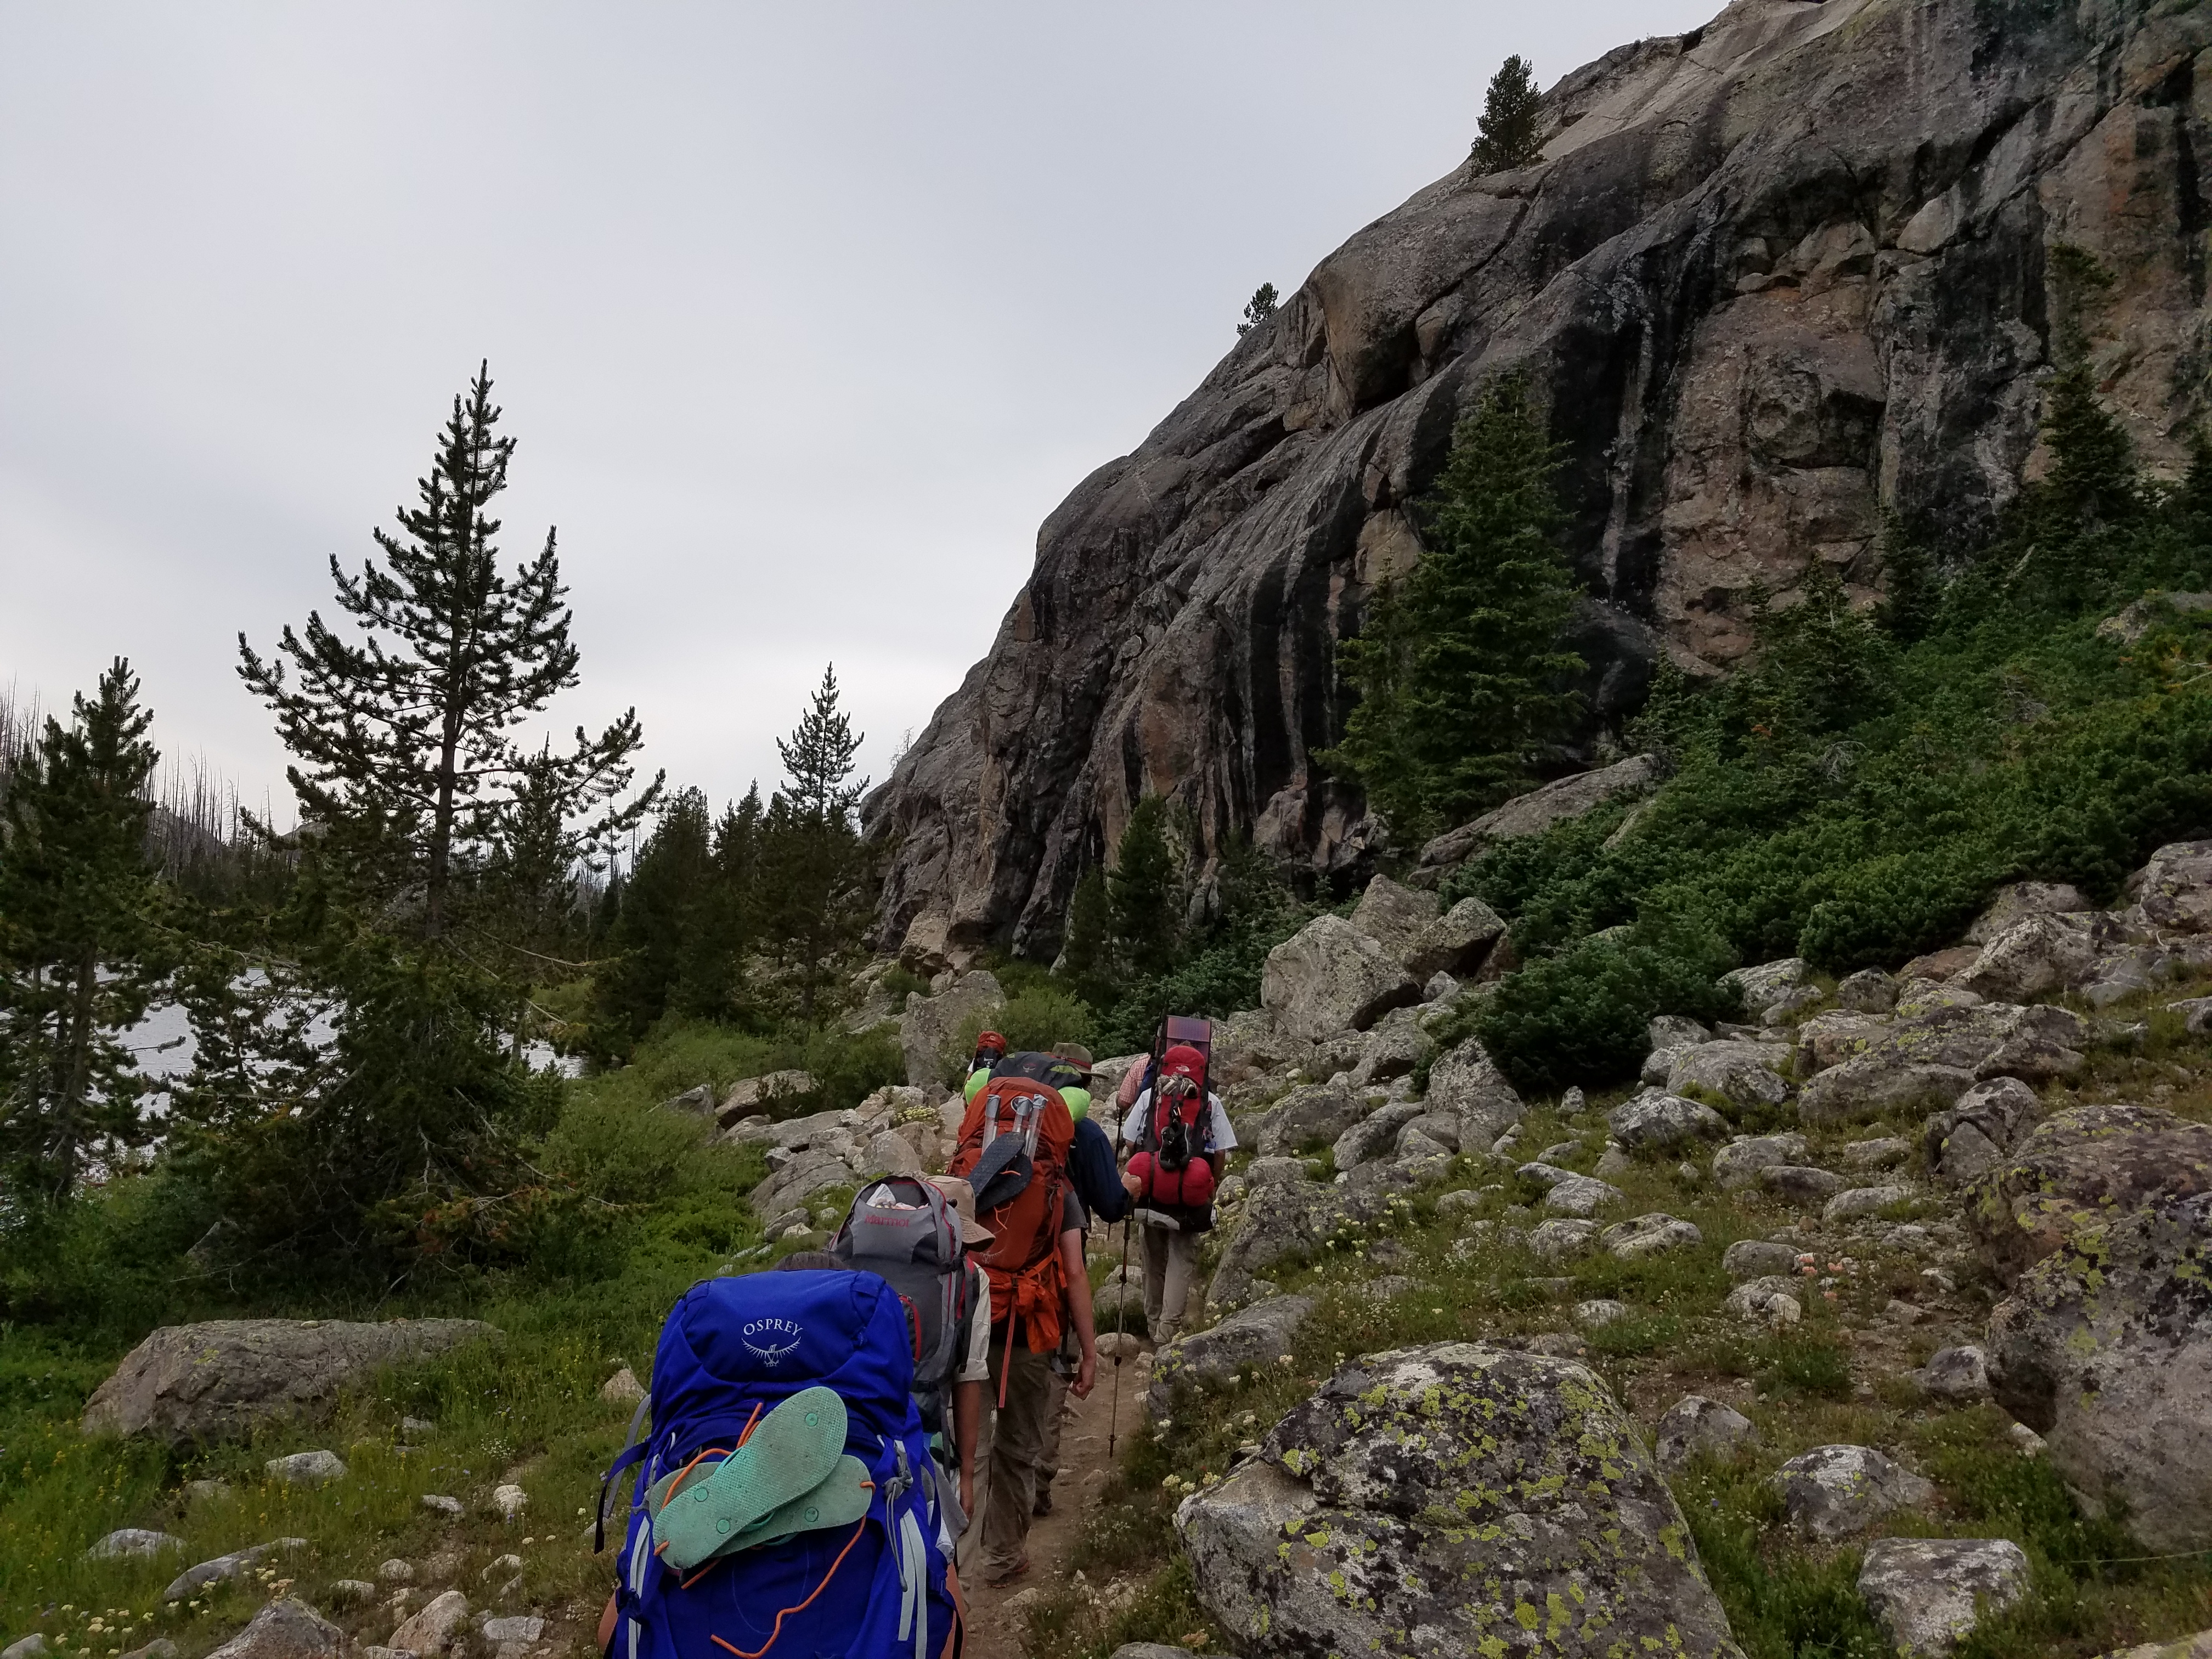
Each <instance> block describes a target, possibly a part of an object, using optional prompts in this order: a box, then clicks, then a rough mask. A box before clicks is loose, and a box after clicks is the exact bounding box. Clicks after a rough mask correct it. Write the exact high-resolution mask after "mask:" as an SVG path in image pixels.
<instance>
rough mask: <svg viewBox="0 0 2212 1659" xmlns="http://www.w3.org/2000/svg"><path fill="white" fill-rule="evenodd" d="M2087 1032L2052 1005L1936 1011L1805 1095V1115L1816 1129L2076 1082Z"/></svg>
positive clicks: (1897, 1029)
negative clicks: (1999, 1091)
mask: <svg viewBox="0 0 2212 1659" xmlns="http://www.w3.org/2000/svg"><path fill="white" fill-rule="evenodd" d="M2087 1041H2088V1031H2087V1027H2086V1026H2085V1025H2084V1024H2082V1021H2081V1017H2080V1016H2079V1015H2077V1014H2075V1013H2072V1012H2069V1011H2068V1010H2066V1009H2064V1008H2055V1007H2051V1006H2037V1007H2021V1006H2016V1005H2014V1004H2010V1003H1994V1002H1974V1003H1967V1004H1951V1005H1946V1006H1938V1007H1933V1008H1930V1009H1929V1010H1928V1011H1927V1012H1923V1013H1920V1014H1918V1015H1917V1016H1915V1017H1914V1018H1910V1019H1904V1020H1899V1021H1898V1022H1897V1023H1896V1024H1893V1025H1892V1026H1891V1027H1890V1028H1889V1029H1888V1030H1887V1031H1886V1032H1884V1033H1883V1034H1882V1035H1881V1036H1878V1037H1875V1039H1873V1040H1872V1041H1870V1042H1868V1043H1867V1044H1866V1045H1865V1047H1863V1048H1861V1049H1860V1051H1859V1052H1858V1053H1857V1054H1854V1055H1852V1056H1851V1058H1850V1059H1848V1060H1844V1062H1843V1063H1842V1064H1841V1065H1838V1066H1831V1067H1830V1068H1829V1069H1827V1070H1826V1071H1824V1072H1822V1073H1820V1075H1819V1076H1817V1077H1815V1078H1814V1079H1812V1081H1810V1082H1809V1083H1808V1084H1807V1085H1805V1086H1804V1089H1803V1090H1802V1091H1801V1092H1800V1094H1799V1096H1798V1099H1797V1112H1798V1115H1799V1117H1800V1118H1802V1120H1803V1121H1805V1122H1807V1123H1808V1124H1814V1125H1828V1124H1837V1123H1849V1122H1854V1121H1858V1120H1861V1119H1863V1118H1869V1117H1875V1116H1879V1115H1882V1114H1884V1113H1887V1112H1894V1111H1921V1112H1935V1111H1940V1110H1942V1109H1943V1108H1945V1107H1947V1106H1948V1105H1950V1104H1951V1103H1953V1102H1954V1101H1955V1100H1957V1099H1958V1098H1959V1097H1960V1096H1961V1095H1963V1094H1965V1093H1966V1091H1967V1090H1968V1089H1970V1088H1971V1087H1972V1086H1973V1085H1974V1084H1975V1083H1976V1082H1978V1081H1982V1080H1985V1079H1990V1078H1995V1077H2016V1078H2020V1079H2023V1080H2025V1081H2027V1082H2029V1083H2042V1082H2047V1081H2049V1080H2050V1079H2053V1078H2060V1077H2071V1076H2073V1075H2074V1074H2075V1073H2077V1072H2079V1071H2080V1070H2081V1067H2082V1066H2083V1064H2084V1063H2085V1061H2084V1060H2083V1057H2082V1055H2081V1046H2082V1045H2083V1044H2084V1043H2086V1042H2087Z"/></svg>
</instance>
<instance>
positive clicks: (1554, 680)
mask: <svg viewBox="0 0 2212 1659" xmlns="http://www.w3.org/2000/svg"><path fill="white" fill-rule="evenodd" d="M1559 465H1560V454H1559V448H1558V447H1557V446H1555V445H1553V443H1552V442H1551V441H1550V440H1549V438H1548V437H1547V435H1546V433H1545V430H1544V428H1543V424H1542V422H1541V419H1540V417H1539V416H1538V415H1537V413H1536V411H1535V409H1534V406H1533V404H1531V402H1530V400H1529V395H1528V385H1527V382H1526V381H1525V380H1522V379H1521V378H1520V377H1519V376H1517V375H1509V376H1505V377H1504V378H1502V379H1500V380H1497V381H1495V382H1493V383H1492V385H1491V386H1488V387H1486V389H1485V390H1484V392H1483V394H1482V397H1481V399H1480V403H1479V404H1477V406H1476V408H1475V411H1474V414H1472V415H1470V416H1468V417H1467V418H1466V419H1465V420H1463V421H1462V422H1460V423H1459V426H1458V428H1456V429H1455V432H1454V433H1453V435H1452V446H1451V452H1450V454H1449V457H1448V458H1447V459H1446V460H1445V463H1444V469H1443V475H1442V476H1441V477H1439V478H1438V480H1437V485H1436V488H1435V489H1434V491H1433V492H1432V493H1431V495H1430V496H1429V497H1428V499H1427V500H1426V501H1425V502H1424V504H1423V507H1422V513H1421V518H1422V524H1423V535H1422V541H1423V547H1424V550H1423V552H1422V555H1421V557H1420V559H1419V562H1418V563H1416V564H1415V565H1414V567H1413V570H1412V571H1411V572H1410V573H1409V574H1407V576H1406V577H1405V578H1404V580H1403V581H1402V583H1401V584H1397V585H1395V588H1396V591H1395V592H1393V593H1391V594H1390V595H1389V597H1388V598H1386V599H1383V600H1382V601H1381V602H1380V603H1379V604H1378V607H1377V611H1378V615H1377V617H1376V618H1375V619H1374V621H1373V622H1372V623H1371V624H1370V627H1371V629H1372V632H1371V633H1370V634H1369V635H1367V636H1365V638H1364V640H1362V641H1350V642H1347V643H1348V648H1347V649H1346V650H1345V651H1344V652H1343V653H1342V654H1341V655H1340V659H1339V662H1340V671H1341V673H1342V675H1343V677H1344V678H1345V680H1346V683H1347V684H1349V685H1350V686H1351V687H1352V689H1353V690H1356V691H1357V692H1358V694H1359V696H1360V699H1361V700H1360V702H1359V704H1358V707H1357V708H1354V709H1353V710H1352V714H1351V716H1350V718H1349V719H1348V720H1346V726H1345V736H1344V741H1343V742H1342V743H1341V744H1339V745H1338V746H1337V747H1336V748H1335V749H1334V750H1328V751H1325V752H1324V753H1323V754H1322V757H1321V758H1322V761H1323V762H1324V763H1325V764H1328V765H1329V766H1332V767H1334V768H1337V769H1340V770H1345V771H1348V772H1350V773H1352V775H1355V776H1357V777H1358V780H1359V781H1360V782H1361V784H1362V785H1363V786H1364V787H1365V788H1366V789H1367V791H1368V792H1369V793H1370V796H1371V797H1372V798H1373V799H1376V801H1377V802H1379V803H1388V804H1389V805H1387V806H1386V807H1385V813H1386V816H1387V817H1389V821H1390V824H1391V828H1392V829H1394V830H1395V831H1396V832H1397V833H1398V835H1399V836H1400V838H1401V839H1403V840H1407V841H1409V842H1410V841H1413V840H1417V839H1418V838H1419V837H1421V836H1426V835H1428V834H1430V833H1431V832H1433V831H1434V830H1436V829H1442V828H1445V827H1448V826H1449V824H1451V823H1457V822H1459V821H1461V820H1462V819H1463V818H1465V817H1471V816H1473V815H1474V813H1476V812H1479V811H1482V810H1483V809H1485V808H1486V807H1488V806H1492V805H1496V804H1497V803H1498V801H1500V800H1502V799H1504V798H1505V797H1506V796H1507V795H1509V794H1510V793H1512V792H1513V790H1514V788H1515V787H1517V786H1519V785H1520V784H1522V783H1524V782H1525V781H1527V780H1528V775H1529V769H1530V767H1531V764H1532V763H1533V762H1534V759H1535V757H1536V755H1537V753H1538V751H1539V750H1540V749H1541V745H1542V744H1544V743H1545V742H1546V741H1547V740H1549V739H1552V738H1556V737H1558V736H1559V735H1560V734H1561V733H1562V732H1564V731H1565V729H1566V727H1567V726H1568V725H1569V724H1570V722H1571V720H1572V719H1573V716H1574V714H1575V710H1576V708H1577V699H1576V697H1575V696H1574V694H1573V693H1571V691H1567V690H1562V689H1561V682H1562V681H1563V680H1564V678H1565V677H1566V676H1568V675H1570V674H1572V673H1575V672H1577V671H1580V670H1581V669H1582V667H1583V661H1582V659H1581V658H1580V657H1578V656H1577V655H1576V654H1574V653H1572V652H1569V651H1564V650H1562V649H1561V648H1560V647H1559V636H1560V633H1561V631H1562V629H1564V628H1565V625H1566V622H1567V618H1568V617H1569V615H1570V614H1571V611H1572V609H1573V605H1574V601H1575V597H1576V594H1577V583H1576V581H1575V579H1574V575H1573V573H1572V572H1571V571H1570V570H1569V568H1567V563H1566V560H1565V557H1564V556H1562V555H1561V553H1560V551H1559V548H1558V547H1557V546H1556V545H1555V544H1554V542H1553V535H1554V533H1555V532H1557V530H1558V529H1559V526H1560V525H1561V523H1563V522H1564V520H1565V513H1564V512H1563V511H1562V509H1561V508H1560V506H1559V498H1558V495H1557V492H1556V490H1555V489H1554V486H1553V477H1554V475H1555V474H1556V473H1557V472H1558V471H1559Z"/></svg>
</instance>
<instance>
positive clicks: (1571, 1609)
mask: <svg viewBox="0 0 2212 1659" xmlns="http://www.w3.org/2000/svg"><path fill="white" fill-rule="evenodd" d="M1176 1528H1177V1530H1178V1531H1180V1532H1181V1534H1182V1541H1183V1547H1184V1549H1185V1551H1186V1552H1187V1553H1188V1556H1189V1558H1190V1563H1191V1571H1192V1577H1193V1578H1194V1581H1195V1582H1196V1584H1197V1589H1198V1595H1199V1599H1200V1601H1202V1602H1204V1603H1205V1605H1206V1608H1207V1610H1208V1611H1210V1612H1211V1613H1212V1614H1213V1615H1214V1617H1215V1618H1217V1619H1218V1620H1220V1621H1221V1622H1222V1624H1223V1625H1224V1626H1226V1627H1227V1628H1228V1630H1229V1631H1230V1632H1231V1633H1232V1636H1233V1638H1234V1639H1235V1640H1236V1641H1237V1644H1238V1650H1239V1651H1241V1652H1245V1653H1248V1654H1250V1655H1253V1656H1255V1659H1271V1656H1278V1655H1279V1656H1297V1659H1308V1656H1319V1655H1322V1654H1325V1653H1341V1654H1366V1653H1407V1654H1411V1653H1421V1654H1450V1653H1498V1654H1516V1655H1517V1654H1534V1653H1536V1652H1540V1651H1541V1652H1542V1653H1546V1654H1557V1655H1562V1656H1589V1659H1596V1656H1599V1655H1613V1654H1619V1653H1641V1652H1644V1651H1645V1650H1650V1651H1653V1652H1667V1653H1674V1654H1681V1655H1686V1656H1687V1655H1696V1656H1701V1659H1702V1656H1735V1655H1737V1654H1738V1653H1739V1650H1738V1649H1737V1647H1736V1645H1735V1641H1734V1640H1733V1638H1731V1637H1730V1635H1729V1627H1728V1620H1727V1619H1726V1618H1725V1617H1724V1616H1723V1613H1722V1612H1721V1607H1720V1603H1719V1601H1717V1598H1716V1597H1715V1596H1714V1595H1713V1592H1712V1589H1711V1587H1710V1586H1709V1585H1708V1584H1707V1583H1706V1582H1705V1574H1704V1572H1703V1571H1702V1570H1701V1569H1700V1567H1699V1564H1698V1557H1697V1549H1696V1546H1695V1545H1694V1544H1692V1542H1691V1540H1690V1533H1689V1528H1688V1527H1687V1525H1686V1523H1685V1522H1684V1521H1683V1519H1682V1514H1681V1511H1680V1510H1679V1509H1678V1508H1676V1506H1675V1504H1674V1497H1673V1496H1672V1494H1670V1493H1669V1492H1668V1490H1667V1486H1666V1483H1665V1482H1664V1481H1663V1480H1661V1479H1660V1476H1659V1473H1658V1471H1657V1470H1656V1468H1654V1467H1653V1466H1652V1463H1651V1460H1650V1455H1649V1454H1648V1453H1647V1452H1645V1450H1644V1446H1643V1443H1642V1442H1641V1441H1640V1439H1639V1438H1638V1435H1637V1432H1636V1429H1635V1426H1634V1425H1633V1424H1632V1423H1631V1422H1630V1421H1629V1419H1628V1418H1627V1417H1626V1415H1625V1414H1624V1413H1622V1412H1621V1410H1620V1407H1619V1406H1617V1405H1616V1404H1615V1403H1614V1402H1613V1396H1612V1395H1610V1394H1609V1393H1607V1389H1606V1387H1605V1385H1604V1383H1601V1382H1600V1381H1599V1380H1598V1378H1597V1376H1595V1374H1594V1373H1592V1372H1591V1371H1590V1370H1588V1369H1587V1368H1585V1367H1583V1366H1582V1365H1580V1364H1575V1363H1573V1362H1572V1361H1570V1360H1564V1359H1554V1358H1545V1357H1543V1356H1541V1355H1537V1354H1524V1353H1514V1352H1507V1351H1505V1350H1504V1349H1500V1348H1492V1347H1485V1346H1480V1345H1477V1344H1473V1343H1445V1344H1441V1345H1438V1346H1434V1347H1426V1348H1407V1349H1401V1350H1398V1351H1396V1352H1389V1353H1379V1354H1371V1355H1368V1356H1366V1357H1364V1358H1362V1359H1360V1360H1358V1362H1357V1363H1355V1364H1351V1365H1347V1366H1346V1367H1344V1368H1343V1369H1342V1370H1339V1371H1338V1372H1337V1373H1336V1375H1335V1376H1333V1377H1331V1378H1330V1379H1329V1381H1328V1383H1327V1384H1326V1385H1324V1387H1323V1388H1322V1391H1321V1392H1320V1393H1319V1394H1318V1395H1315V1396H1314V1397H1313V1398H1312V1399H1310V1400H1308V1401H1305V1402H1304V1403H1303V1404H1301V1405H1299V1406H1297V1407H1294V1408H1293V1409H1292V1410H1291V1413H1290V1415H1288V1416H1287V1417H1285V1418H1284V1419H1283V1420H1282V1421H1281V1422H1279V1423H1278V1424H1277V1425H1275V1427H1274V1428H1273V1430H1272V1431H1270V1432H1269V1433H1268V1435H1267V1439H1266V1440H1265V1442H1264V1443H1262V1445H1261V1453H1260V1455H1259V1457H1258V1458H1257V1459H1255V1460H1254V1461H1253V1462H1249V1463H1246V1464H1245V1465H1243V1467H1242V1468H1239V1469H1238V1470H1237V1472H1236V1473H1235V1474H1231V1476H1230V1477H1229V1478H1228V1479H1227V1480H1224V1481H1222V1482H1221V1483H1220V1484H1219V1485H1218V1486H1213V1487H1211V1488H1209V1489H1207V1490H1206V1491H1205V1492H1200V1493H1199V1494H1197V1495H1195V1496H1194V1497H1192V1498H1188V1499H1187V1500H1185V1502H1184V1503H1183V1504H1182V1508H1181V1509H1180V1510H1177V1511H1176ZM1596 1541H1601V1543H1597V1542H1596ZM1594 1545H1595V1547H1594ZM1540 1633H1541V1637H1540ZM1540 1639H1541V1646H1539V1645H1538V1642H1539V1640H1540Z"/></svg>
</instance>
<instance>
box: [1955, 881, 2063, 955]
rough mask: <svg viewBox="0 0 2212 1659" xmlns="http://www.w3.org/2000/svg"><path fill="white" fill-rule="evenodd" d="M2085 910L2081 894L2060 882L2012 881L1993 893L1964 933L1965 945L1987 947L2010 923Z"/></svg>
mask: <svg viewBox="0 0 2212 1659" xmlns="http://www.w3.org/2000/svg"><path fill="white" fill-rule="evenodd" d="M2087 908H2089V901H2088V900H2087V898H2085V897H2083V896H2082V895H2081V889H2080V888H2078V887H2073V886H2069V885H2068V884H2066V883H2064V882H2052V881H2016V882H2014V883H2012V884H2010V885H2009V886H2005V887H2000V888H1998V889H1997V892H1996V897H1995V898H1993V899H1991V900H1990V906H1989V908H1988V909H1986V910H1984V911H1983V912H1982V914H1981V915H1978V916H1977V917H1976V918H1975V919H1974V925H1973V926H1972V927H1969V928H1967V929H1966V943H1967V944H1969V945H1987V944H1988V943H1989V942H1990V940H1991V939H1995V938H1996V936H1997V935H1998V934H1999V933H2003V932H2004V931H2005V929H2006V928H2008V927H2011V926H2012V925H2013V924H2014V923H2015V922H2019V921H2027V918H2028V917H2030V916H2048V915H2065V914H2066V913H2067V912H2069V911H2075V910H2086V909H2087Z"/></svg>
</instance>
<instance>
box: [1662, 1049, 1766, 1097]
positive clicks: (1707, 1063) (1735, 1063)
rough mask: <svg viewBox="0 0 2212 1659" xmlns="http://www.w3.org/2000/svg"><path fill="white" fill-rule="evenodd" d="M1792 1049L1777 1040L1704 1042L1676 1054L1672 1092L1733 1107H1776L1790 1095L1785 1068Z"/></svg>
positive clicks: (1669, 1087)
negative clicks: (1703, 1098)
mask: <svg viewBox="0 0 2212 1659" xmlns="http://www.w3.org/2000/svg"><path fill="white" fill-rule="evenodd" d="M1789 1064H1790V1050H1789V1049H1788V1048H1784V1046H1783V1045H1782V1044H1780V1043H1778V1042H1701V1043H1699V1045H1698V1046H1697V1047H1696V1048H1685V1049H1682V1050H1680V1053H1679V1054H1677V1056H1676V1058H1675V1060H1674V1065H1673V1066H1671V1067H1669V1068H1668V1073H1667V1092H1668V1094H1670V1095H1690V1096H1692V1097H1694V1096H1698V1095H1704V1096H1707V1097H1717V1098H1718V1099H1721V1100H1724V1101H1726V1102H1728V1103H1729V1105H1731V1106H1735V1107H1738V1108H1742V1107H1747V1106H1776V1105H1779V1104H1780V1103H1782V1102H1784V1101H1785V1100H1787V1099H1788V1098H1789V1097H1790V1084H1789V1081H1788V1079H1785V1078H1784V1076H1783V1075H1782V1073H1783V1071H1784V1068H1786V1067H1787V1066H1789Z"/></svg>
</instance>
